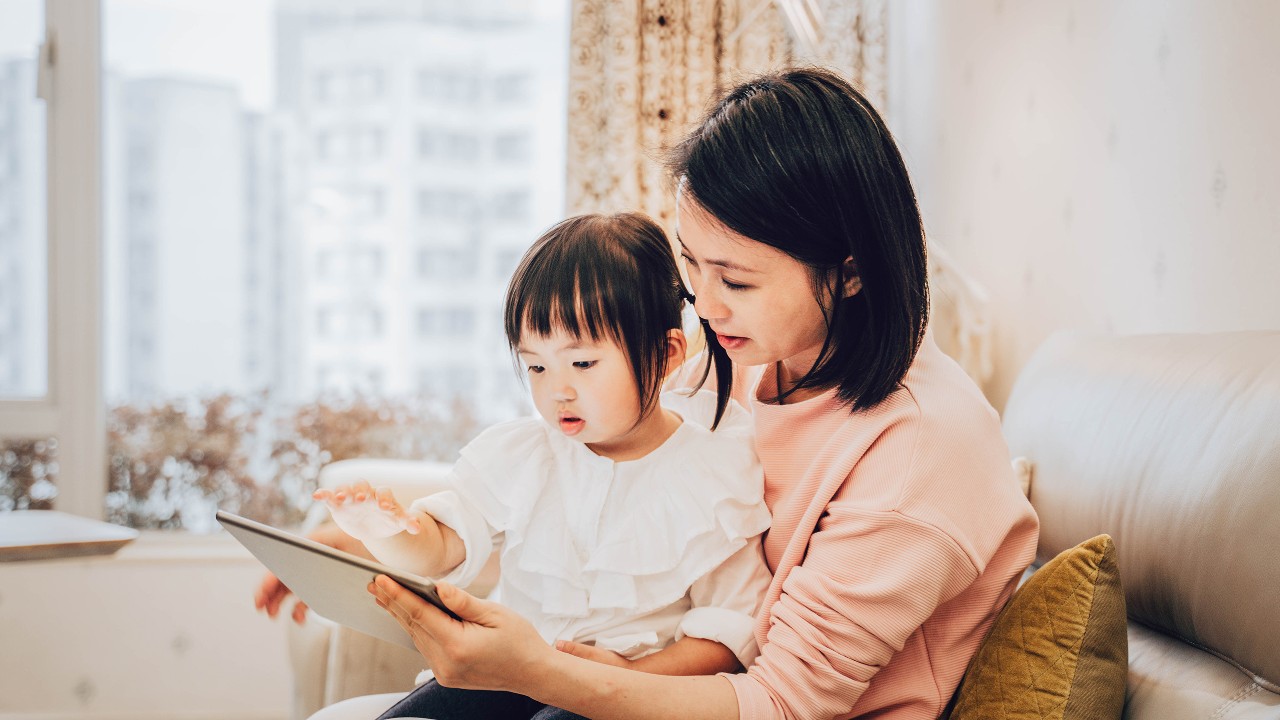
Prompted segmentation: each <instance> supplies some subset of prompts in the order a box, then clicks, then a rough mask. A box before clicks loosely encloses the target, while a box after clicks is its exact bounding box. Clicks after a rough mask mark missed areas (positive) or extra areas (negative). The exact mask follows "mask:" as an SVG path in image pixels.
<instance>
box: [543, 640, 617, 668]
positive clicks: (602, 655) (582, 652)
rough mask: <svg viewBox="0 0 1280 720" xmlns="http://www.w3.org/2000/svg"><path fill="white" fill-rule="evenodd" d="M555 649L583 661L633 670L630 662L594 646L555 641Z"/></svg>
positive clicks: (614, 653)
mask: <svg viewBox="0 0 1280 720" xmlns="http://www.w3.org/2000/svg"><path fill="white" fill-rule="evenodd" d="M556 649H557V650H559V651H560V652H562V653H568V654H569V655H576V656H578V657H580V658H582V659H583V660H591V661H593V662H598V663H602V664H604V665H613V666H614V667H620V668H627V669H628V670H631V669H634V668H633V663H632V661H630V660H628V659H626V658H625V657H623V656H621V655H619V654H618V653H616V652H614V651H612V650H605V649H603V648H598V647H596V646H594V645H583V644H582V643H576V642H573V641H571V640H557V641H556Z"/></svg>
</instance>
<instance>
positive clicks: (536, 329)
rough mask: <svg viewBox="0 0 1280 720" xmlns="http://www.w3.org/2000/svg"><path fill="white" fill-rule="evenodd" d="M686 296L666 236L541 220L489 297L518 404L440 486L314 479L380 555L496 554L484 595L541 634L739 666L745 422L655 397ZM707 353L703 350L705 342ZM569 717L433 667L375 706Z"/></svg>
mask: <svg viewBox="0 0 1280 720" xmlns="http://www.w3.org/2000/svg"><path fill="white" fill-rule="evenodd" d="M686 297H687V294H686V293H685V291H684V286H683V283H682V282H681V279H680V275H679V272H678V270H677V269H676V264H675V258H674V254H673V253H672V250H671V246H670V244H669V243H668V241H667V238H666V236H665V234H664V233H663V232H662V230H661V228H659V227H658V226H657V225H656V224H654V223H653V221H651V220H649V219H648V218H646V217H644V216H642V215H638V214H622V215H613V216H599V215H586V216H579V217H574V218H570V219H568V220H565V221H564V222H562V223H560V224H558V225H556V226H555V227H553V228H552V229H551V230H549V231H548V232H547V233H546V234H544V235H543V236H542V237H541V238H539V239H538V241H537V242H536V243H534V245H533V247H532V248H530V250H529V251H528V252H527V253H526V254H525V256H524V258H523V260H522V261H521V263H520V266H519V268H518V269H517V270H516V272H515V275H514V276H513V278H512V280H511V284H510V286H509V288H508V291H507V296H506V303H505V311H504V324H505V329H506V334H507V340H508V342H509V343H510V346H511V348H512V350H513V352H514V353H515V354H516V356H517V357H518V359H519V364H520V366H521V367H522V369H523V370H524V371H525V372H527V374H528V383H529V388H530V391H531V393H532V396H533V401H534V405H535V406H536V407H537V410H538V415H539V416H540V417H537V418H528V419H521V420H515V421H512V422H507V423H503V424H500V425H497V426H495V427H492V428H490V429H488V430H486V431H485V432H483V433H481V434H480V436H479V437H477V438H476V439H475V440H473V441H472V442H471V443H470V444H469V445H467V447H465V448H463V450H462V452H461V458H460V459H459V460H458V463H457V464H456V465H455V466H454V468H453V471H452V473H451V476H450V480H449V487H450V489H449V490H446V491H444V492H440V493H437V494H434V495H431V496H428V497H426V498H422V499H420V500H418V501H416V502H414V503H413V504H412V505H410V507H409V508H408V509H407V510H406V509H405V508H403V507H402V506H400V505H399V504H398V503H397V502H396V501H395V500H394V498H393V497H392V496H391V493H390V492H389V491H387V490H385V489H382V490H374V489H373V488H370V487H369V485H368V484H367V483H358V484H356V485H353V486H349V487H342V488H336V489H333V490H319V491H317V492H316V494H315V497H316V498H317V499H319V500H324V501H325V502H326V503H327V504H328V505H329V507H330V510H331V512H332V514H333V517H334V520H335V521H336V522H337V524H338V525H339V526H340V527H341V528H342V529H343V530H344V531H346V532H347V533H349V534H350V535H352V536H354V537H356V538H357V539H359V540H361V541H362V542H364V544H365V545H366V546H367V547H368V549H369V551H370V552H372V553H373V555H374V556H375V557H376V558H378V560H380V561H382V562H383V563H385V564H387V565H391V566H393V567H396V568H400V569H403V570H407V571H409V572H413V573H416V574H419V575H423V576H429V577H439V576H443V577H442V579H443V580H445V581H447V582H450V583H452V584H455V585H466V584H467V583H469V582H470V581H471V580H473V579H474V578H475V577H476V576H477V575H478V574H479V572H480V570H481V569H482V568H483V566H484V565H485V562H486V560H487V559H488V558H489V556H490V555H491V553H493V552H495V551H496V552H499V553H501V575H500V578H499V581H498V586H497V589H496V590H495V594H494V596H493V597H494V599H497V600H499V601H501V602H502V603H503V604H505V605H507V606H508V607H511V608H513V609H514V610H516V611H518V612H519V613H520V614H522V615H524V616H525V617H526V618H528V619H529V620H530V621H531V622H532V623H533V624H534V626H535V627H536V628H537V629H538V631H539V633H540V634H541V635H542V637H543V639H544V640H546V641H547V642H548V643H555V642H558V641H574V642H578V643H584V644H589V645H594V646H595V647H597V648H602V649H606V650H611V651H613V652H614V653H617V655H616V656H613V657H616V662H617V663H618V664H623V665H628V666H630V667H633V668H635V669H638V670H645V671H648V672H653V673H660V674H668V675H699V674H708V673H716V672H730V671H735V670H737V669H739V668H744V667H746V666H747V665H749V664H750V663H751V661H752V660H753V659H754V658H755V655H756V653H757V648H756V642H755V640H754V638H753V633H752V630H753V616H754V614H755V613H756V611H757V610H758V608H759V603H760V600H761V597H762V595H763V593H764V591H765V590H766V588H767V587H768V584H769V581H770V573H769V571H768V568H767V567H766V565H765V563H764V559H763V554H762V550H761V533H763V532H764V530H765V529H766V528H767V527H768V526H769V514H768V511H767V509H766V507H765V504H764V498H763V474H762V471H761V468H760V465H759V462H758V460H757V459H756V456H755V452H754V448H753V446H752V436H751V419H750V416H749V415H747V413H746V412H745V411H744V410H742V408H741V407H740V406H738V405H737V404H736V403H734V402H732V401H730V400H729V399H728V397H727V395H725V394H724V393H711V392H708V391H698V392H696V393H693V394H691V393H689V392H687V391H686V392H673V391H668V392H661V386H662V384H663V380H664V379H665V378H666V376H667V375H668V373H669V372H670V371H673V370H675V369H676V368H677V366H678V365H679V364H680V362H681V361H682V360H683V359H684V355H685V348H686V340H685V337H684V334H683V332H682V331H681V329H680V326H681V310H682V308H683V306H684V302H685V299H686ZM713 349H715V350H717V351H718V350H719V349H718V346H714V348H713ZM401 716H417V717H430V718H437V719H438V720H449V719H450V718H462V717H469V718H474V717H485V718H489V717H513V718H514V717H518V718H532V717H536V718H538V719H539V720H546V719H548V718H574V717H578V716H576V715H573V714H571V713H568V712H566V711H563V710H559V709H557V708H554V707H546V706H543V705H542V704H540V703H537V702H535V701H533V700H531V699H529V698H526V697H524V696H521V695H514V694H511V693H503V692H491V691H473V690H456V689H449V688H445V687H443V686H441V685H439V684H438V683H437V682H436V681H434V680H432V681H429V682H428V683H426V684H424V685H421V686H419V687H418V688H417V689H416V690H414V691H413V692H412V693H411V694H410V695H409V696H407V697H405V698H404V699H403V700H401V701H400V702H398V703H397V704H395V705H394V706H393V707H392V708H391V709H390V710H388V711H387V712H386V713H384V715H383V717H388V718H390V717H401Z"/></svg>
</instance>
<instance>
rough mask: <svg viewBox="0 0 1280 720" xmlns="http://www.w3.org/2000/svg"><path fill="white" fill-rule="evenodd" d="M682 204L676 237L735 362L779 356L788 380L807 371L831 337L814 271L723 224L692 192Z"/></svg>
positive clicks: (700, 298)
mask: <svg viewBox="0 0 1280 720" xmlns="http://www.w3.org/2000/svg"><path fill="white" fill-rule="evenodd" d="M678 206H679V207H678V212H677V215H676V237H677V238H678V239H679V241H680V251H681V255H683V257H684V261H685V267H686V270H687V271H688V274H689V283H690V285H692V290H693V294H694V297H696V298H697V302H695V303H694V309H695V310H697V312H698V316H699V317H701V318H703V319H704V320H706V321H707V322H708V323H709V324H710V325H711V329H712V330H714V331H715V333H716V335H717V337H718V339H719V340H720V344H721V345H722V346H724V349H725V350H726V351H727V352H728V353H729V357H730V358H732V359H733V361H734V362H735V363H738V364H741V365H765V364H769V363H774V362H781V363H782V364H783V366H784V370H785V372H784V374H783V375H784V378H785V379H786V380H792V381H794V380H797V379H799V378H800V377H802V376H803V375H804V374H805V373H807V372H808V371H809V369H810V368H812V367H813V364H814V363H815V362H817V360H818V353H819V352H820V351H821V350H822V343H823V341H824V340H825V339H826V336H827V321H826V315H825V314H824V313H823V310H822V306H821V305H819V303H818V298H817V296H816V295H815V293H814V288H813V283H812V281H811V280H810V272H809V269H808V268H807V267H806V266H805V265H804V264H803V263H801V262H800V261H798V260H796V259H795V258H793V257H791V256H790V255H787V254H786V253H784V252H782V251H781V250H778V249H777V248H775V247H772V246H770V245H766V244H764V243H762V242H758V241H756V240H752V239H750V238H747V237H744V236H742V235H739V234H738V233H735V232H734V231H732V230H730V229H729V228H727V227H725V226H724V225H722V224H721V223H720V222H719V221H717V220H716V219H715V218H714V217H712V216H711V215H710V214H708V213H707V212H706V211H704V210H702V208H700V207H698V206H697V205H695V204H694V203H693V202H692V201H691V200H690V198H689V197H688V196H686V195H683V194H681V196H680V197H679V200H678Z"/></svg>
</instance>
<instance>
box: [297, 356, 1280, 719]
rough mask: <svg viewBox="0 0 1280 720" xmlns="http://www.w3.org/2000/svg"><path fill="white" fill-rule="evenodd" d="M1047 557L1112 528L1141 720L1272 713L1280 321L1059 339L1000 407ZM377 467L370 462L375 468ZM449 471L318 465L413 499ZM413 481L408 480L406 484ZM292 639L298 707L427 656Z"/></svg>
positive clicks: (1278, 617)
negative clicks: (1249, 328)
mask: <svg viewBox="0 0 1280 720" xmlns="http://www.w3.org/2000/svg"><path fill="white" fill-rule="evenodd" d="M1004 427H1005V433H1006V435H1007V437H1008V439H1009V443H1010V447H1011V450H1012V451H1013V454H1014V456H1020V457H1021V458H1026V460H1027V461H1028V462H1029V468H1030V497H1031V501H1032V503H1033V504H1034V505H1035V507H1036V510H1037V511H1038V512H1039V513H1040V518H1041V522H1042V532H1041V538H1040V550H1039V560H1040V561H1042V562H1043V561H1046V560H1048V559H1050V558H1052V557H1054V556H1055V555H1056V554H1057V553H1059V552H1061V551H1062V550H1065V549H1067V548H1069V547H1072V546H1073V545H1075V544H1077V543H1079V542H1081V541H1082V540H1085V539H1087V538H1090V537H1092V536H1094V535H1097V534H1100V533H1108V534H1110V535H1111V536H1112V537H1113V538H1114V539H1115V544H1116V547H1117V550H1118V553H1119V564H1120V574H1121V580H1122V582H1123V584H1124V588H1125V595H1126V600H1127V604H1128V610H1129V616H1130V623H1129V666H1130V672H1129V684H1128V692H1127V700H1126V709H1125V717H1127V718H1132V719H1134V720H1184V719H1185V720H1193V719H1194V720H1210V719H1213V720H1254V719H1262V718H1268V719H1271V720H1280V611H1278V608H1280V332H1265V333H1230V334H1210V335H1153V336H1130V337H1118V336H1093V335H1080V334H1064V335H1058V336H1055V337H1053V338H1051V339H1050V340H1049V341H1048V342H1046V343H1045V344H1044V346H1043V347H1041V348H1040V350H1039V351H1038V352H1037V353H1036V355H1035V356H1034V357H1033V358H1032V360H1031V361H1030V362H1029V363H1028V364H1027V366H1026V367H1025V368H1024V369H1023V371H1022V373H1021V374H1020V376H1019V378H1018V381H1017V383H1016V385H1015V387H1014V391H1013V394H1012V396H1011V397H1010V399H1009V403H1008V406H1007V407H1006V409H1005V413H1004ZM370 463H373V464H370ZM442 471H443V470H442V468H440V467H439V466H426V467H423V466H420V465H418V464H416V463H395V462H387V461H365V460H355V461H347V462H344V463H335V464H333V465H330V466H329V467H328V468H326V469H325V471H324V473H323V476H322V482H323V483H324V484H326V485H332V484H335V483H337V482H345V481H349V480H351V479H355V478H356V477H365V478H367V479H369V480H370V482H373V483H374V484H391V485H396V486H399V487H400V489H401V492H402V493H404V494H406V495H410V494H421V493H425V492H429V491H430V490H432V489H433V487H434V486H436V484H438V482H439V479H440V477H441V474H442ZM411 481H412V482H411ZM299 630H300V631H299V632H294V633H293V637H292V650H293V658H294V672H295V678H296V680H297V688H296V690H297V692H296V697H297V704H296V714H297V716H298V717H306V716H307V715H309V714H310V713H311V712H312V711H313V710H315V709H317V708H318V707H320V706H322V705H327V704H330V703H333V702H336V701H338V700H341V699H343V698H346V697H352V696H356V695H364V694H370V693H377V692H392V691H399V690H407V689H408V688H410V687H412V684H413V678H414V675H415V674H416V673H417V672H418V671H419V670H420V669H421V666H422V662H421V660H420V659H419V658H418V657H417V656H416V655H414V654H413V653H410V652H407V651H404V650H403V649H401V648H398V647H393V646H391V645H389V644H386V643H382V642H380V641H376V640H373V639H371V638H368V637H367V636H363V635H360V634H359V633H355V632H352V631H349V630H345V629H343V628H337V627H334V626H332V625H329V624H327V623H322V622H311V623H308V624H307V626H305V627H303V628H300V629H299Z"/></svg>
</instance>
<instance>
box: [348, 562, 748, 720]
mask: <svg viewBox="0 0 1280 720" xmlns="http://www.w3.org/2000/svg"><path fill="white" fill-rule="evenodd" d="M437 589H438V590H439V593H440V599H441V600H442V601H444V603H445V605H447V606H448V607H449V608H450V609H451V610H453V612H455V613H457V614H458V616H459V617H462V618H464V620H465V622H459V621H457V620H453V619H451V618H450V617H449V616H448V615H445V614H444V613H443V612H441V611H440V610H438V609H436V608H435V607H433V606H431V605H429V604H428V603H427V602H426V601H424V600H422V599H421V598H419V597H418V596H416V595H414V594H413V593H411V592H408V591H407V590H405V589H403V588H401V587H400V586H399V585H397V584H396V583H395V582H394V581H393V580H391V579H390V578H388V577H386V576H379V577H378V578H377V580H376V582H374V583H371V584H370V586H369V591H370V592H371V593H373V595H374V597H375V598H376V599H377V601H378V604H379V605H381V606H382V607H384V608H386V609H387V611H388V612H390V613H391V615H392V616H393V617H394V618H395V619H396V620H397V621H398V622H399V623H400V625H401V626H402V627H404V629H405V630H406V631H407V632H408V633H409V635H410V636H411V637H412V638H413V640H414V644H415V645H417V647H418V650H419V651H420V652H421V653H422V654H423V656H424V657H426V658H427V660H428V661H429V663H430V665H431V668H432V669H433V671H434V672H435V675H436V679H437V680H438V681H439V682H440V684H442V685H444V686H446V687H456V688H469V689H488V690H506V691H508V692H516V693H520V694H522V695H526V696H528V697H531V698H534V699H535V700H538V701H539V702H543V703H546V704H548V705H554V706H555V707H559V708H564V709H565V710H569V711H570V712H575V713H578V714H579V715H583V716H585V717H594V718H605V717H607V718H619V719H620V720H650V719H652V720H666V719H667V718H672V717H689V718H704V719H705V720H737V718H738V702H737V698H736V696H735V694H734V691H733V688H732V687H731V686H730V685H729V682H728V681H727V680H725V679H724V678H723V677H719V676H705V675H704V676H697V677H678V676H672V675H654V674H651V673H647V672H632V671H629V670H626V669H623V668H620V667H615V666H612V665H605V664H601V663H598V662H593V661H590V660H584V659H583V658H580V657H575V656H573V655H571V654H568V653H563V652H558V651H556V650H555V649H554V648H552V647H551V646H549V645H547V644H546V642H544V641H543V640H542V638H541V637H539V636H538V633H537V631H536V630H534V628H533V626H532V625H530V624H529V623H528V622H527V621H525V620H524V619H523V618H521V617H519V616H518V615H516V614H515V613H513V612H511V611H510V610H508V609H507V608H504V607H502V606H501V605H498V604H497V603H492V602H488V601H485V600H480V599H478V598H475V597H473V596H471V595H469V594H467V593H466V592H463V591H462V590H459V589H457V588H455V587H453V586H452V585H447V584H443V583H441V584H440V585H438V586H437Z"/></svg>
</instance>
